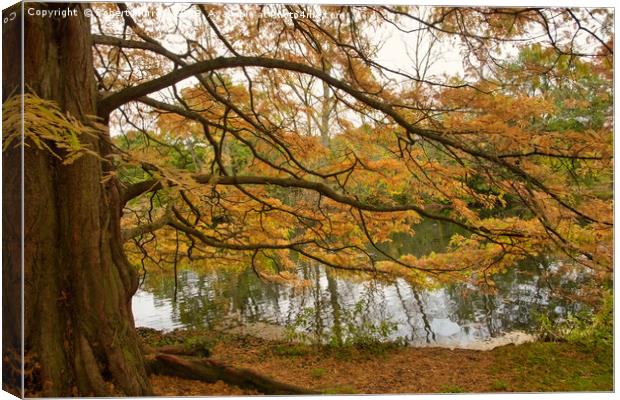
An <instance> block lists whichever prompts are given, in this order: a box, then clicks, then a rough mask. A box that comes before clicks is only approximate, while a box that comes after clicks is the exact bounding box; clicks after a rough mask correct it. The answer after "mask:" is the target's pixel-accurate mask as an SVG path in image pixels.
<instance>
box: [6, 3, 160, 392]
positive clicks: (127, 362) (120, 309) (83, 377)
mask: <svg viewBox="0 0 620 400" xmlns="http://www.w3.org/2000/svg"><path fill="white" fill-rule="evenodd" d="M67 7H68V8H69V9H71V10H75V11H74V12H73V13H72V14H70V15H68V16H67V17H65V18H62V17H53V18H42V17H39V16H29V15H28V14H27V13H26V15H25V25H24V83H25V85H26V86H25V90H27V91H32V92H34V93H36V94H37V95H38V96H39V97H41V98H44V99H48V100H53V101H55V102H56V103H58V105H59V106H60V107H61V109H62V110H63V111H65V112H68V113H70V114H71V115H72V116H74V117H77V118H79V119H81V120H82V121H87V115H96V114H97V112H96V111H97V110H96V89H95V81H94V70H93V60H92V49H91V41H90V21H89V20H88V19H87V18H86V17H85V16H84V13H83V10H84V9H85V8H86V7H88V5H87V4H71V5H68V4H57V3H56V4H42V5H41V4H36V3H27V8H26V10H27V9H28V8H42V9H60V10H62V9H67ZM18 21H19V18H18V19H17V21H14V22H15V23H17V22H18ZM4 67H5V72H4V73H5V76H11V75H15V69H18V68H19V62H18V60H16V59H15V60H12V63H5V65H4ZM7 68H8V70H7ZM7 74H8V75H7ZM18 82H19V81H13V82H4V83H5V88H6V84H7V83H8V84H10V85H11V86H12V87H13V88H15V87H16V86H17V85H16V84H18ZM9 92H10V91H8V90H7V91H5V93H9ZM26 112H27V110H26ZM107 135H108V134H107V133H105V132H102V133H101V136H100V137H86V136H83V137H82V138H81V141H82V143H83V145H84V146H89V148H91V149H92V150H94V151H96V152H97V153H99V154H101V156H102V158H97V157H94V156H91V155H84V156H82V157H80V158H79V159H78V160H77V161H75V162H74V163H72V164H70V165H63V164H62V162H61V161H59V160H57V159H55V158H53V157H52V156H51V155H50V154H49V153H48V152H46V151H42V150H38V149H36V148H35V147H34V146H25V147H24V153H23V162H24V187H23V189H24V199H23V200H24V210H25V212H24V224H23V233H24V235H25V243H24V258H23V274H24V282H25V285H24V297H25V304H24V344H25V348H24V351H25V354H26V356H27V357H26V360H27V363H26V371H27V372H28V369H29V367H30V366H34V369H33V370H32V372H33V374H32V376H31V377H29V376H27V377H26V389H27V390H30V391H31V392H32V391H35V392H37V393H36V394H41V395H44V396H67V395H80V396H92V395H95V396H110V395H136V396H139V395H149V394H151V389H150V383H149V381H148V378H147V374H146V369H145V361H144V357H143V355H142V351H141V348H140V344H139V340H138V336H137V334H136V332H135V329H134V323H133V316H132V313H131V297H132V295H133V294H134V293H135V291H136V289H137V284H138V278H137V272H136V271H134V270H133V269H132V267H131V266H130V265H129V263H128V261H127V259H126V258H125V256H124V254H123V251H122V239H121V233H120V217H121V211H122V210H121V207H120V201H119V186H118V182H117V181H116V179H114V178H112V179H107V180H106V179H104V178H105V177H106V173H108V172H110V171H111V169H112V167H111V166H110V165H109V164H108V163H106V161H105V159H104V158H103V157H105V156H106V154H108V152H109V148H108V146H107V144H106V143H107V141H106V140H105V139H106V136H107ZM20 151H21V149H20V148H14V149H8V150H7V152H6V154H5V160H6V162H5V165H4V170H5V171H7V170H8V171H11V170H13V171H18V170H19V160H20V156H19V153H20ZM11 200H12V199H7V198H6V197H5V202H4V212H3V215H4V216H7V215H9V216H15V215H19V213H20V203H19V201H16V202H13V201H11ZM4 222H5V226H7V225H8V226H9V227H11V225H13V224H16V225H15V227H14V229H8V230H5V235H8V236H9V237H8V238H6V240H7V243H11V244H12V246H5V251H8V252H9V255H8V258H9V259H14V260H18V259H19V255H18V254H19V253H18V252H19V245H18V243H19V241H20V240H19V237H18V236H17V237H16V236H15V235H19V231H20V229H19V223H18V221H17V219H15V218H13V219H10V218H9V219H8V220H7V219H6V218H5V221H4ZM5 229H6V228H5ZM19 267H20V266H19V265H18V264H17V263H13V264H12V265H10V268H13V269H18V268H19ZM6 322H7V321H5V325H6ZM35 363H37V364H38V365H36V364H35ZM39 391H40V392H39ZM31 394H32V393H31Z"/></svg>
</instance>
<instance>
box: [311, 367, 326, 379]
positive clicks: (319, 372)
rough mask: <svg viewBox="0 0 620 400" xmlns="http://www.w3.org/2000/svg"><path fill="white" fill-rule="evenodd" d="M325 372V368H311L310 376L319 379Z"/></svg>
mask: <svg viewBox="0 0 620 400" xmlns="http://www.w3.org/2000/svg"><path fill="white" fill-rule="evenodd" d="M325 372H327V371H326V370H325V368H313V369H311V370H310V376H311V377H313V378H314V379H321V377H322V376H323V375H325Z"/></svg>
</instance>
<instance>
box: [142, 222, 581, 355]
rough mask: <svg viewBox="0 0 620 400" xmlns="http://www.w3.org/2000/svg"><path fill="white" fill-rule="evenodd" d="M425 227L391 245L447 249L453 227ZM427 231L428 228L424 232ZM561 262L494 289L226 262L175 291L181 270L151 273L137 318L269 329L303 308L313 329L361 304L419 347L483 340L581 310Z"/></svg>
mask: <svg viewBox="0 0 620 400" xmlns="http://www.w3.org/2000/svg"><path fill="white" fill-rule="evenodd" d="M421 228H423V229H418V235H416V236H415V237H413V238H403V237H401V238H398V240H396V241H395V243H396V244H392V245H391V246H390V249H389V250H390V252H392V253H393V255H399V254H402V253H404V252H410V253H414V254H416V253H417V254H424V253H425V252H428V251H429V250H431V251H432V250H435V251H440V250H441V249H443V248H445V246H446V245H447V241H448V240H449V237H450V236H451V234H452V233H453V232H447V233H446V227H445V226H442V225H440V224H433V223H427V224H426V225H425V226H422V227H421ZM421 231H423V232H424V233H426V234H425V235H423V236H420V232H421ZM429 233H430V234H429ZM429 238H430V239H429ZM561 267H562V265H561V264H560V263H557V262H550V261H548V260H545V259H536V260H534V259H532V260H527V261H525V262H523V263H521V265H519V266H518V267H516V268H514V269H511V270H510V271H509V272H506V273H504V274H502V275H497V276H495V277H494V280H495V283H496V291H494V292H493V293H491V292H488V291H485V290H482V289H481V288H479V287H475V286H473V285H471V284H465V283H459V284H452V285H446V286H444V287H441V288H435V289H421V288H417V287H414V286H412V285H410V284H409V283H407V282H406V281H405V280H403V279H395V280H392V281H391V282H381V281H376V280H370V279H369V280H361V279H359V278H357V279H349V278H347V277H346V276H341V275H338V274H335V273H334V272H333V271H332V270H330V269H329V268H325V267H323V266H320V265H300V266H299V268H298V274H299V275H300V276H302V277H303V278H305V279H307V280H310V281H311V282H313V284H312V285H311V286H309V287H305V288H302V289H300V288H293V287H291V286H288V285H285V284H277V283H270V282H264V281H262V280H260V279H259V278H258V277H257V276H256V275H255V274H254V272H253V271H251V269H247V270H242V271H238V270H230V269H226V268H222V269H220V270H218V271H211V272H196V271H191V270H183V271H179V272H178V275H177V280H178V288H177V291H176V294H175V285H174V276H172V275H170V274H155V273H152V274H147V275H146V278H145V280H144V282H143V283H142V285H141V287H140V289H139V290H138V292H137V293H136V295H135V296H134V299H133V311H134V317H135V321H136V326H143V327H150V328H155V329H162V330H172V329H176V328H216V327H217V328H222V327H227V326H228V327H233V326H237V325H246V326H251V325H252V324H254V325H256V324H258V325H257V326H260V327H261V328H259V329H260V330H265V328H264V327H276V328H277V327H286V326H290V325H292V324H294V323H295V322H296V321H297V322H299V321H300V318H301V317H300V315H301V314H302V313H303V315H304V317H303V318H304V320H305V321H306V322H308V324H309V325H311V326H312V329H313V330H320V331H322V332H328V333H329V332H334V330H336V331H341V330H342V324H345V323H346V315H347V312H349V314H348V315H351V314H350V310H352V309H355V307H356V305H357V306H358V307H360V306H361V307H362V308H363V311H362V312H361V313H360V314H358V315H357V318H358V319H359V318H361V319H363V320H364V321H366V322H369V323H371V324H376V325H378V324H379V323H380V322H381V321H390V322H391V323H393V325H394V327H395V330H393V331H392V332H391V333H390V335H389V337H390V339H400V340H405V341H407V342H408V343H410V344H411V345H416V346H448V347H461V348H468V347H469V348H475V347H476V344H480V343H484V342H488V341H490V340H493V339H494V338H502V337H507V336H506V335H508V336H510V335H511V333H515V332H532V331H533V330H534V329H535V327H536V322H537V315H540V314H545V315H548V316H550V317H552V318H554V319H555V318H563V317H565V316H566V315H568V313H576V312H578V311H580V308H581V307H582V306H581V305H580V304H578V303H567V302H565V301H564V300H562V299H561V298H560V297H559V296H556V293H557V292H558V291H559V290H569V291H571V290H575V289H576V288H577V287H579V286H580V284H581V283H582V282H583V281H584V280H585V279H587V277H585V276H584V275H582V274H577V273H572V274H571V273H568V274H567V273H564V274H555V273H554V272H557V270H558V269H559V268H561ZM308 320H311V321H308ZM343 320H345V321H343ZM308 324H307V325H308ZM280 329H281V328H280ZM281 331H282V329H281Z"/></svg>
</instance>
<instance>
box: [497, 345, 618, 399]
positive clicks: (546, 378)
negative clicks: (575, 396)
mask: <svg viewBox="0 0 620 400" xmlns="http://www.w3.org/2000/svg"><path fill="white" fill-rule="evenodd" d="M493 355H494V365H493V367H492V368H491V372H492V373H493V374H494V375H495V376H496V380H495V381H494V382H493V385H492V386H493V389H494V390H496V391H500V390H501V391H506V390H509V391H546V392H547V391H556V392H564V391H577V392H581V391H611V390H613V364H612V356H611V350H610V349H604V348H602V349H601V348H598V349H592V348H586V347H584V346H582V345H579V344H576V343H549V342H537V343H527V344H523V345H521V346H505V347H502V348H499V349H496V350H494V351H493ZM500 382H501V383H502V385H499V383H500Z"/></svg>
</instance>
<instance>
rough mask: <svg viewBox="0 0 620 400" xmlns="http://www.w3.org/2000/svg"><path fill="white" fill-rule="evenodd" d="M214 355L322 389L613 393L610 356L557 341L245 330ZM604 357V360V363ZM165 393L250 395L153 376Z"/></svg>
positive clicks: (340, 391)
mask: <svg viewBox="0 0 620 400" xmlns="http://www.w3.org/2000/svg"><path fill="white" fill-rule="evenodd" d="M211 358H213V359H215V360H218V361H221V362H224V363H226V364H228V365H232V366H235V367H241V368H249V369H251V370H253V371H256V372H259V373H261V374H264V375H266V376H269V377H271V378H274V379H276V380H279V381H282V382H286V383H291V384H294V385H297V386H302V387H305V388H308V389H313V390H317V391H320V392H323V393H326V394H379V393H391V394H396V393H399V394H407V393H462V392H465V393H472V392H473V393H480V392H507V391H508V392H510V391H512V392H514V391H517V392H531V391H535V392H538V391H580V390H589V391H590V390H595V391H610V390H612V380H611V375H612V374H611V373H610V371H611V368H612V367H611V360H603V362H602V363H601V360H599V359H596V357H595V355H593V354H590V353H588V352H582V351H577V350H575V348H574V347H573V346H572V345H568V344H560V343H529V344H524V345H520V346H514V345H509V346H503V347H501V348H497V349H495V350H492V351H476V350H459V349H454V350H450V349H446V348H414V347H403V346H393V347H386V348H381V349H347V350H346V351H344V350H337V351H336V350H333V349H332V350H329V351H328V350H325V349H318V348H314V347H311V346H301V345H296V344H290V343H284V342H270V341H266V340H263V339H258V338H254V337H250V336H245V337H235V336H230V337H225V338H222V339H220V340H218V341H217V342H216V344H215V345H214V346H213V347H212V355H211ZM607 361H609V362H607ZM152 381H153V386H154V389H155V393H156V394H157V395H168V396H172V395H175V396H188V395H189V396H191V395H202V396H215V395H252V394H258V393H257V392H255V391H251V390H250V391H248V390H244V389H240V388H237V387H234V386H229V385H227V384H225V383H223V382H217V383H215V384H207V383H203V382H197V381H192V380H183V379H177V378H170V377H164V376H154V377H153V378H152Z"/></svg>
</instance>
